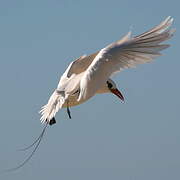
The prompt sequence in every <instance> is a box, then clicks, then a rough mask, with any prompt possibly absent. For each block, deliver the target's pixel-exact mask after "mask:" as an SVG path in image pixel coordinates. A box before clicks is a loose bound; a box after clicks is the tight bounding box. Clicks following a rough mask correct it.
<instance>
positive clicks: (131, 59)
mask: <svg viewBox="0 0 180 180" xmlns="http://www.w3.org/2000/svg"><path fill="white" fill-rule="evenodd" d="M172 22H173V19H172V18H171V17H168V18H166V19H165V20H164V21H163V22H161V23H160V24H159V25H157V26H155V27H154V28H152V29H151V30H149V31H147V32H145V33H143V34H140V35H138V36H135V37H130V33H128V34H127V35H126V36H125V37H124V38H123V39H121V40H119V41H117V42H115V43H112V44H110V45H108V46H107V47H105V48H104V49H102V50H101V51H100V52H99V53H98V54H97V55H96V57H95V59H94V60H93V61H92V63H91V64H90V65H89V67H88V69H87V70H86V72H85V73H84V75H83V77H82V80H81V82H80V95H79V98H78V100H80V99H82V98H89V97H91V96H93V95H94V94H95V93H96V91H97V90H98V89H99V88H100V87H101V86H102V85H103V84H104V83H105V82H106V81H107V79H108V78H109V76H111V75H113V74H114V73H115V72H118V71H121V70H123V69H126V68H132V67H135V66H136V65H138V64H143V63H147V62H150V61H152V60H153V59H154V58H156V57H158V56H160V55H161V53H160V51H162V50H163V49H166V48H168V47H169V45H168V44H161V43H162V42H164V41H166V40H168V39H170V38H171V37H172V35H173V33H174V31H175V30H174V29H169V28H170V26H171V24H172ZM87 96H88V97H87Z"/></svg>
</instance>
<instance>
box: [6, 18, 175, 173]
mask: <svg viewBox="0 0 180 180" xmlns="http://www.w3.org/2000/svg"><path fill="white" fill-rule="evenodd" d="M172 23H173V18H171V17H170V16H169V17H167V18H166V19H165V20H164V21H162V22H161V23H160V24H159V25H157V26H155V27H153V28H152V29H150V30H148V31H146V32H144V33H142V34H140V35H137V36H134V37H132V35H131V32H128V33H127V35H125V36H124V37H123V38H122V39H120V40H118V41H116V42H113V43H111V44H109V45H107V46H105V47H104V48H102V49H101V50H99V51H97V52H95V53H93V54H90V55H83V56H81V57H79V58H77V59H76V60H74V61H72V62H71V63H70V64H69V66H68V68H67V69H66V71H65V72H64V74H63V75H62V76H61V78H60V81H59V84H58V86H57V88H56V89H55V90H54V92H53V93H52V95H51V96H50V98H49V100H48V102H47V104H46V105H44V106H43V107H42V108H41V110H40V114H41V118H40V120H41V122H42V123H44V124H45V126H44V128H43V131H42V132H41V134H40V135H39V136H38V138H37V139H36V140H35V141H34V142H33V143H32V144H31V145H29V146H28V147H26V148H24V149H21V150H23V151H24V150H28V149H30V148H32V147H34V149H33V150H32V152H31V153H30V155H29V156H28V157H27V158H26V159H25V160H24V161H23V162H22V163H21V164H20V165H18V166H16V167H15V168H11V169H7V170H6V171H8V172H9V171H14V170H17V169H19V168H21V167H22V166H24V165H25V164H26V163H27V162H28V161H29V160H30V159H31V157H32V156H33V154H34V153H35V151H36V150H37V148H38V146H39V145H40V142H41V141H42V138H43V136H44V133H45V130H46V128H47V126H48V125H53V124H55V123H56V119H55V115H56V113H57V112H58V111H59V110H60V109H62V108H66V109H67V114H68V116H69V118H70V119H71V113H70V107H73V106H77V105H80V104H82V103H84V102H86V101H88V100H89V99H90V98H92V97H93V96H94V95H96V94H103V93H112V94H114V95H116V96H117V97H118V98H119V99H120V100H122V101H124V97H123V95H122V93H121V91H120V90H119V89H118V88H117V85H116V83H115V82H114V81H113V80H112V79H111V77H112V76H113V75H114V74H115V73H117V72H121V71H122V70H124V69H127V68H133V67H136V66H137V65H139V64H144V63H148V62H151V61H152V60H153V59H155V58H157V57H159V56H160V55H161V53H160V51H162V50H164V49H166V48H168V47H169V46H170V45H169V44H162V42H164V41H166V40H168V39H170V38H171V37H172V36H173V34H174V32H175V29H174V28H170V27H171V25H172Z"/></svg>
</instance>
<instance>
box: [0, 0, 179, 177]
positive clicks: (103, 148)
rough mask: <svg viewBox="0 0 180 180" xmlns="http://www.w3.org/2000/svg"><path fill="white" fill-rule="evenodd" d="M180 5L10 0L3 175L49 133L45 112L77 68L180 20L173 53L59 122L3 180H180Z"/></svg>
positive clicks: (0, 133)
mask: <svg viewBox="0 0 180 180" xmlns="http://www.w3.org/2000/svg"><path fill="white" fill-rule="evenodd" d="M179 6H180V3H179V0H172V1H164V0H159V1H157V0H151V1H145V0H136V1H130V0H121V1H120V0H119V1H118V0H111V1H110V0H109V1H106V0H100V1H98V0H89V1H85V0H77V1H73V0H63V1H62V0H1V1H0V83H1V86H0V92H1V93H0V108H1V110H0V112H1V113H0V121H1V126H0V170H4V169H6V168H12V167H15V166H17V165H18V164H19V163H21V162H22V161H23V160H24V158H26V157H27V156H28V154H29V153H30V152H29V151H28V152H19V151H18V149H19V148H23V147H25V146H27V145H29V144H31V142H32V141H33V140H34V139H35V138H36V137H37V136H38V135H39V134H40V132H41V130H42V127H43V126H42V125H41V123H40V121H39V118H40V115H39V114H38V111H39V110H40V107H41V106H42V105H44V104H45V103H47V100H48V98H49V96H50V95H51V93H52V92H53V90H54V89H55V88H56V86H57V84H58V81H59V78H60V76H61V75H62V73H63V72H64V70H65V69H66V67H67V66H68V64H69V63H70V62H71V61H72V60H74V59H75V58H78V57H79V56H81V55H83V54H90V53H93V52H95V51H97V50H99V49H101V48H103V47H105V46H106V45H107V44H109V43H111V42H113V41H115V40H118V39H119V38H120V37H122V36H123V35H124V34H126V33H127V32H128V31H129V30H132V32H133V34H134V35H138V34H140V33H142V32H144V31H146V30H148V29H149V28H152V27H153V26H154V25H157V24H158V23H160V21H162V20H164V19H165V18H166V17H167V16H169V15H171V16H172V17H174V19H175V21H174V25H173V27H175V28H176V29H177V32H176V34H175V36H174V37H173V38H172V39H171V40H170V41H169V43H170V44H171V45H172V46H171V47H170V48H168V49H167V50H165V51H164V52H163V54H164V56H161V57H160V58H158V59H157V60H156V61H154V62H153V63H151V64H145V65H140V66H138V67H137V68H136V69H128V70H126V71H123V72H121V73H120V74H117V75H116V76H115V77H113V80H114V81H115V82H116V83H117V86H118V87H119V89H120V90H121V91H122V93H123V95H124V97H125V103H121V102H120V101H119V100H118V99H117V97H115V96H113V95H111V94H105V95H97V96H95V97H93V98H92V99H91V100H89V101H88V102H87V103H85V104H83V105H80V106H77V107H73V108H71V113H72V120H68V116H67V114H66V110H65V109H63V110H61V111H60V112H59V113H58V114H57V116H56V119H57V124H56V125H54V126H52V127H49V128H48V130H47V132H46V135H45V137H44V140H43V142H42V144H41V145H40V147H39V149H38V151H37V152H36V154H35V155H34V156H33V158H32V159H31V161H29V163H28V164H26V166H24V167H23V168H22V169H19V170H17V171H15V172H12V173H7V174H1V175H0V179H2V180H11V179H12V180H20V179H26V180H32V179H39V180H41V179H43V180H49V179H62V180H100V179H103V180H109V179H112V180H116V179H117V180H119V179H123V180H152V179H153V180H169V179H180V173H179V172H180V155H179V152H180V130H179V129H180V118H179V112H180V109H179V108H180V95H179V93H180V83H179V81H180V80H179V78H180V72H179V67H180V59H179V47H180V44H179V39H180V36H179V29H180V12H179Z"/></svg>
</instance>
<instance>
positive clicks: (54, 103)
mask: <svg viewBox="0 0 180 180" xmlns="http://www.w3.org/2000/svg"><path fill="white" fill-rule="evenodd" d="M63 104H64V98H63V97H62V95H61V94H59V93H58V92H57V91H56V90H55V91H54V92H53V94H52V95H51V97H50V98H49V101H48V103H47V104H46V105H44V106H43V107H42V108H41V110H40V111H39V113H40V114H41V118H40V120H41V122H42V123H45V122H46V123H48V124H50V125H52V124H54V123H56V120H55V118H54V117H55V115H56V113H57V112H58V110H59V109H60V108H61V107H62V105H63Z"/></svg>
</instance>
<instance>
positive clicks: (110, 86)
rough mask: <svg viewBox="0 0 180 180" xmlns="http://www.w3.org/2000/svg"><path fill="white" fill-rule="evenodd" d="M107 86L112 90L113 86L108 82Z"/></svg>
mask: <svg viewBox="0 0 180 180" xmlns="http://www.w3.org/2000/svg"><path fill="white" fill-rule="evenodd" d="M107 85H108V88H109V89H111V88H112V87H113V85H112V84H111V83H110V82H108V81H107Z"/></svg>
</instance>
